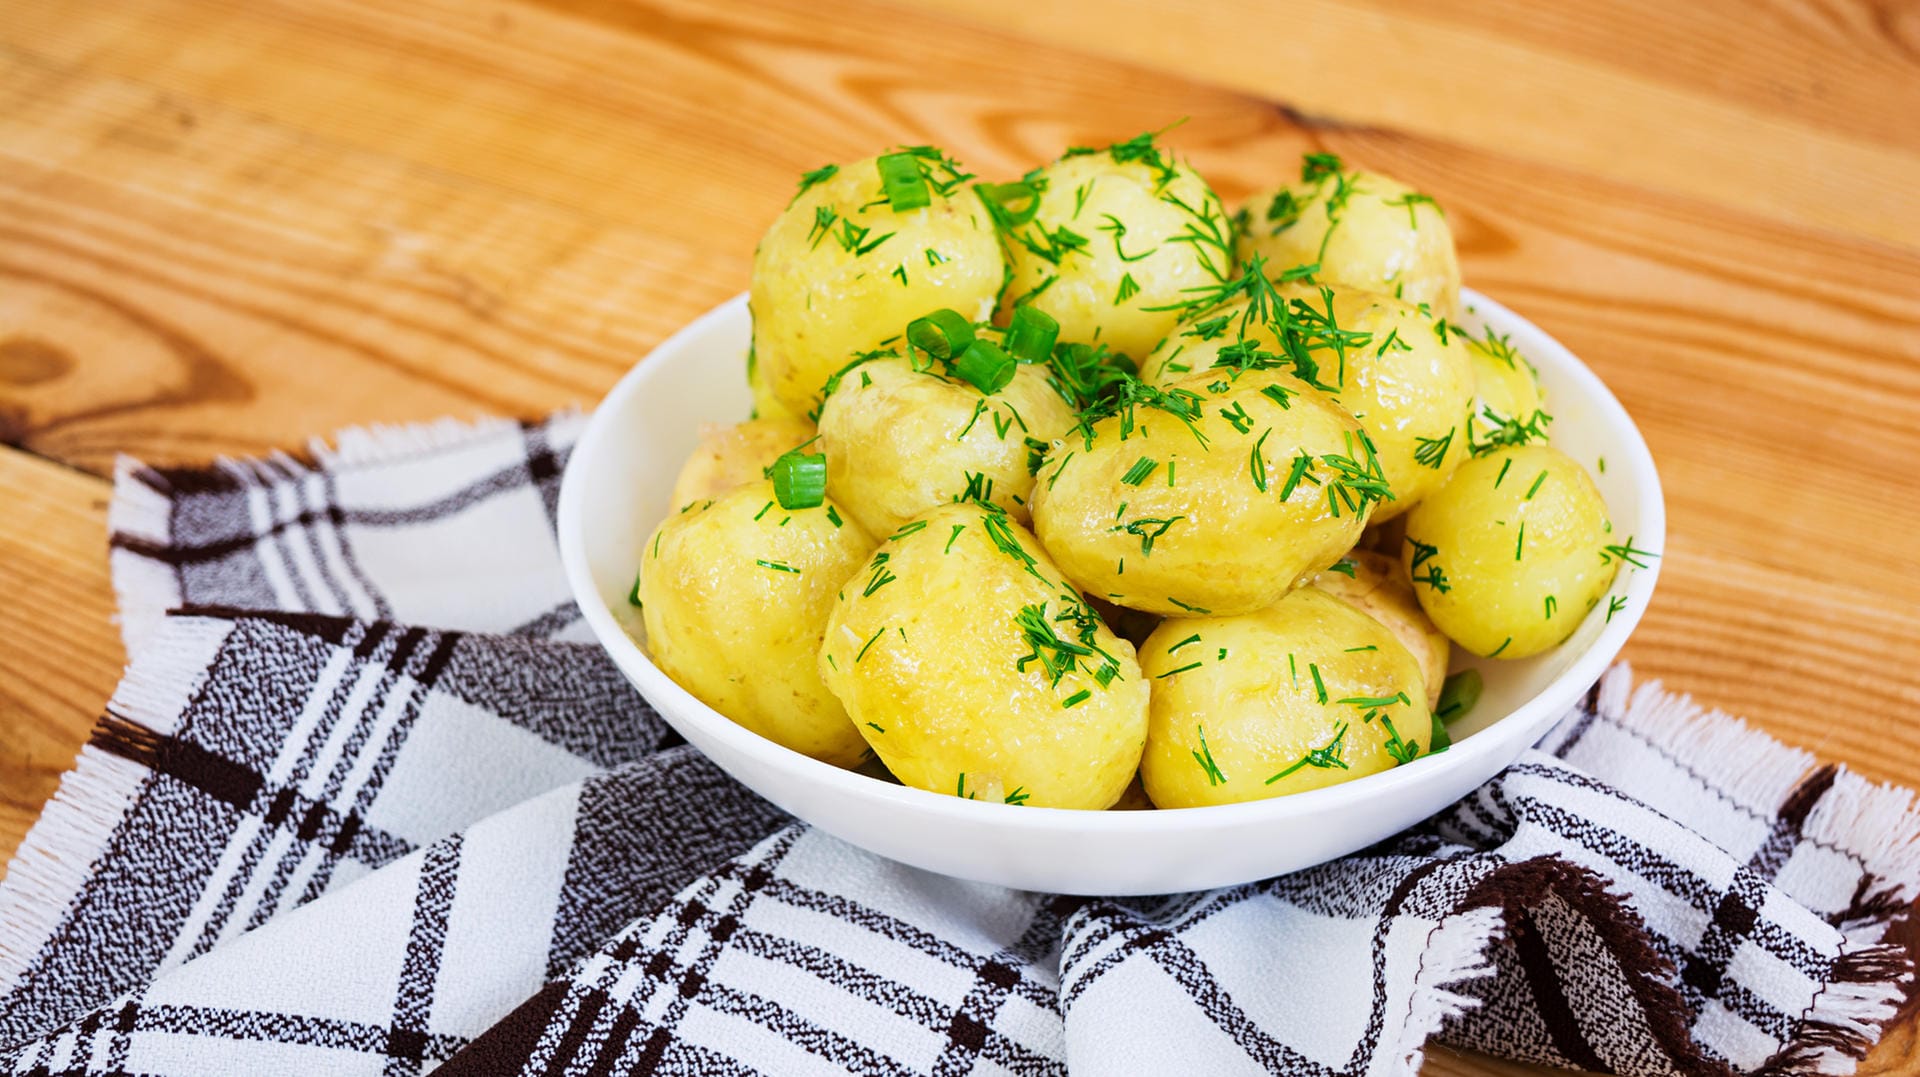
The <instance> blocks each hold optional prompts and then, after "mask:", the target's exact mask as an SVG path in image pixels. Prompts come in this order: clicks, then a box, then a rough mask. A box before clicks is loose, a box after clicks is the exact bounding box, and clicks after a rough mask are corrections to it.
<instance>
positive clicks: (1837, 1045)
mask: <svg viewBox="0 0 1920 1077" xmlns="http://www.w3.org/2000/svg"><path fill="white" fill-rule="evenodd" d="M1881 930H1884V925H1883V926H1882V928H1881ZM1857 941H1858V940H1856V939H1855V938H1853V937H1851V936H1850V937H1849V939H1848V941H1847V943H1846V949H1845V950H1843V952H1842V954H1841V956H1840V958H1839V960H1838V961H1836V962H1835V963H1834V966H1833V974H1832V978H1831V979H1829V980H1828V982H1827V985H1826V987H1824V988H1822V989H1821V991H1820V993H1819V994H1818V995H1816V996H1814V1000H1813V1005H1812V1007H1810V1008H1809V1009H1808V1010H1807V1012H1806V1013H1805V1014H1804V1015H1802V1017H1801V1018H1800V1023H1799V1028H1798V1030H1797V1032H1796V1034H1795V1035H1794V1037H1793V1046H1791V1047H1789V1048H1787V1049H1786V1050H1784V1051H1782V1052H1780V1053H1779V1054H1777V1055H1775V1056H1774V1057H1773V1058H1770V1059H1768V1060H1767V1062H1766V1063H1765V1064H1764V1065H1762V1066H1761V1067H1760V1068H1759V1069H1757V1070H1755V1071H1754V1075H1753V1077H1813V1075H1815V1074H1820V1075H1825V1074H1842V1075H1844V1074H1850V1073H1853V1072H1854V1071H1855V1070H1856V1069H1857V1068H1858V1066H1859V1062H1860V1060H1861V1059H1863V1058H1865V1057H1866V1056H1867V1053H1868V1052H1870V1051H1871V1050H1873V1046H1874V1044H1876V1043H1878V1042H1879V1041H1880V1033H1881V1030H1882V1028H1884V1027H1885V1025H1886V1023H1887V1022H1888V1021H1890V1020H1892V1019H1893V1018H1894V1017H1895V1016H1896V1015H1898V1013H1899V1012H1900V1007H1901V1005H1902V1004H1903V1003H1904V1002H1905V1001H1906V997H1907V989H1906V985H1907V984H1908V983H1910V982H1911V981H1912V979H1913V958H1912V956H1911V955H1909V954H1908V953H1907V951H1906V949H1905V948H1904V947H1901V946H1888V945H1880V944H1868V945H1863V946H1861V947H1860V948H1858V949H1854V948H1853V946H1854V944H1855V943H1856V942H1857Z"/></svg>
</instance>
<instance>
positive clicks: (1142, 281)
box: [1004, 139, 1233, 359]
mask: <svg viewBox="0 0 1920 1077" xmlns="http://www.w3.org/2000/svg"><path fill="white" fill-rule="evenodd" d="M1029 182H1031V183H1033V184H1034V186H1035V187H1037V188H1039V208H1038V211H1037V212H1036V213H1035V214H1034V216H1033V219H1032V220H1030V221H1028V222H1027V223H1025V224H1023V225H1019V226H1016V227H1014V228H1012V229H1010V231H1009V237H1010V240H1011V242H1010V243H1009V244H1008V251H1009V253H1010V254H1011V256H1012V262H1013V279H1012V283H1011V285H1010V286H1009V287H1008V289H1007V292H1006V297H1005V300H1004V305H1005V306H1011V305H1012V304H1016V303H1031V304H1032V305H1033V306H1034V307H1036V308H1038V309H1039V310H1043V311H1045V312H1046V313H1048V314H1051V315H1053V317H1054V318H1056V319H1057V320H1058V321H1059V322H1060V337H1061V339H1062V340H1069V341H1080V342H1083V343H1093V342H1096V341H1097V342H1100V343H1103V344H1105V345H1107V347H1109V348H1112V349H1113V350H1114V351H1116V352H1119V353H1121V354H1123V355H1127V356H1130V357H1133V358H1135V359H1137V358H1139V357H1140V356H1143V355H1145V354H1147V353H1148V352H1149V351H1151V350H1152V349H1153V346H1154V344H1155V343H1156V342H1158V341H1159V340H1160V338H1161V337H1164V336H1166V335H1167V332H1168V330H1171V329H1172V328H1173V326H1174V324H1175V323H1176V322H1177V321H1178V320H1179V317H1180V315H1179V312H1178V311H1173V310H1154V309H1152V308H1155V307H1167V306H1169V305H1173V304H1179V303H1184V302H1187V301H1189V300H1191V299H1192V298H1193V290H1196V289H1202V288H1206V287H1210V286H1214V285H1217V284H1219V283H1220V282H1222V281H1224V280H1225V279H1226V278H1227V275H1228V274H1229V273H1230V272H1231V270H1232V267H1233V251H1232V246H1233V240H1232V235H1233V233H1232V222H1231V221H1230V220H1228V218H1227V213H1226V209H1225V208H1224V207H1223V206H1222V205H1221V204H1220V199H1219V197H1218V196H1216V195H1215V194H1214V193H1213V191H1212V189H1211V188H1209V187H1208V186H1207V182H1206V181H1205V180H1203V179H1201V178H1200V176H1199V174H1198V173H1196V172H1194V171H1193V169H1191V168H1189V167H1187V166H1186V165H1184V164H1181V163H1180V162H1178V161H1175V160H1174V159H1173V158H1172V156H1171V155H1170V154H1168V153H1166V152H1165V151H1163V150H1160V149H1157V148H1154V147H1153V146H1152V145H1151V143H1150V142H1144V141H1142V140H1140V139H1135V140H1133V141H1131V142H1125V143H1121V144H1120V145H1118V146H1115V147H1113V148H1111V149H1109V150H1102V151H1099V152H1080V153H1070V154H1069V155H1068V156H1066V157H1063V158H1061V159H1060V160H1058V161H1055V162H1054V163H1053V164H1050V165H1048V166H1046V167H1045V168H1042V169H1040V170H1039V171H1038V172H1036V173H1034V174H1033V175H1032V176H1031V177H1030V178H1029Z"/></svg>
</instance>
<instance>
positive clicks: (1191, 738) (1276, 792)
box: [1140, 587, 1434, 808]
mask: <svg viewBox="0 0 1920 1077" xmlns="http://www.w3.org/2000/svg"><path fill="white" fill-rule="evenodd" d="M1140 666H1141V670H1142V672H1143V673H1144V674H1145V675H1146V676H1147V677H1148V678H1150V679H1151V681H1150V683H1151V684H1152V685H1153V704H1152V710H1151V714H1152V717H1151V721H1150V723H1149V725H1148V728H1147V749H1146V754H1145V756H1144V758H1143V759H1142V760H1141V766H1140V777H1141V778H1142V779H1143V780H1144V782H1145V784H1146V791H1147V795H1148V796H1149V797H1151V798H1153V803H1154V804H1155V805H1157V806H1158V807H1162V808H1197V807H1202V806H1204V805H1208V804H1230V803H1235V802H1238V801H1244V800H1260V799H1264V798H1267V797H1276V796H1283V795H1285V794H1287V793H1299V792H1303V791H1305V790H1308V789H1318V788H1320V787H1322V786H1327V785H1335V784H1338V783H1340V782H1345V781H1351V780H1353V779H1354V778H1359V777H1362V776H1365V775H1368V774H1373V773H1377V772H1379V771H1383V770H1387V769H1389V768H1391V767H1393V766H1395V765H1396V764H1397V762H1399V761H1405V760H1410V759H1412V758H1414V757H1415V756H1416V755H1418V754H1421V753H1423V752H1425V751H1427V750H1428V749H1429V747H1430V738H1431V736H1432V729H1433V724H1434V723H1433V716H1432V713H1431V712H1430V711H1429V710H1428V707H1427V700H1426V696H1425V693H1424V692H1423V685H1422V683H1421V679H1420V667H1419V665H1418V664H1417V663H1416V662H1415V661H1414V659H1413V656H1412V655H1410V654H1408V653H1407V650H1406V648H1405V647H1402V646H1401V645H1400V641H1399V640H1398V639H1396V638H1395V637H1394V634H1393V633H1392V632H1391V631H1389V630H1388V629H1387V628H1386V626H1384V625H1382V624H1381V623H1380V622H1378V621H1376V620H1374V619H1373V618H1371V617H1369V616H1367V615H1366V614H1364V613H1362V612H1360V611H1359V610H1358V609H1356V608H1354V607H1353V606H1351V605H1348V604H1347V603H1346V602H1343V601H1341V600H1340V599H1338V598H1335V597H1333V596H1332V595H1329V594H1327V593H1326V592H1324V591H1321V590H1318V589H1316V588H1312V587H1303V588H1301V589H1300V590H1298V591H1295V592H1293V593H1292V594H1290V595H1288V596H1287V597H1286V598H1284V599H1282V600H1280V602H1278V603H1276V604H1275V605H1272V606H1269V607H1267V608H1266V609H1262V610H1256V611H1255V612H1253V613H1246V614H1241V615H1239V616H1237V617H1194V618H1170V619H1168V620H1166V621H1164V622H1162V623H1161V625H1160V627H1159V628H1157V629H1154V632H1153V635H1152V636H1149V637H1148V638H1147V642H1146V644H1145V645H1144V646H1142V647H1141V648H1140Z"/></svg>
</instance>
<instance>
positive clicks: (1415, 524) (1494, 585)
mask: <svg viewBox="0 0 1920 1077" xmlns="http://www.w3.org/2000/svg"><path fill="white" fill-rule="evenodd" d="M1627 538H1628V536H1616V535H1613V534H1612V533H1611V532H1610V530H1609V524H1608V522H1607V505H1606V502H1605V501H1603V500H1602V499H1601V497H1600V491H1599V490H1598V489H1597V488H1596V487H1595V486H1594V484H1593V479H1592V478H1590V477H1589V476H1588V475H1587V472H1586V469H1584V468H1582V467H1581V466H1580V465H1579V464H1578V463H1577V462H1575V461H1574V459H1573V458H1572V457H1570V456H1568V455H1567V454H1565V453H1563V452H1561V451H1560V450H1558V449H1555V448H1552V447H1551V446H1547V445H1522V446H1513V447H1509V448H1502V449H1496V450H1494V451H1493V452H1490V453H1487V454H1485V455H1483V456H1478V457H1475V458H1474V459H1472V460H1470V461H1468V462H1467V463H1465V464H1462V465H1460V467H1459V469H1458V470H1456V471H1455V472H1454V473H1453V477H1452V478H1450V479H1448V480H1447V484H1446V485H1445V486H1443V487H1441V488H1440V490H1439V491H1438V492H1436V493H1435V494H1434V495H1433V496H1432V497H1430V498H1428V499H1427V500H1426V501H1425V502H1423V503H1422V504H1421V505H1420V506H1419V507H1418V508H1415V509H1414V510H1413V512H1412V513H1410V514H1409V515H1408V516H1407V535H1406V540H1405V544H1404V550H1403V552H1402V554H1401V558H1402V563H1403V564H1404V565H1406V566H1407V570H1408V572H1409V573H1410V575H1411V578H1412V579H1413V583H1414V593H1415V594H1417V595H1418V596H1419V597H1420V605H1421V608H1423V609H1425V610H1426V611H1427V616H1428V617H1431V618H1432V619H1433V623H1434V624H1435V625H1437V626H1438V627H1439V629H1440V630H1441V631H1442V632H1445V633H1446V634H1447V635H1448V636H1449V637H1451V638H1452V639H1453V641H1454V642H1455V643H1458V644H1459V645H1460V646H1462V647H1464V648H1466V649H1467V650H1469V651H1472V652H1473V653H1474V654H1478V655H1486V656H1490V657H1499V658H1525V657H1526V656H1528V655H1533V654H1539V653H1540V652H1541V651H1544V650H1546V649H1548V648H1550V647H1553V646H1555V645H1556V644H1558V643H1560V641H1562V640H1564V639H1566V638H1567V637H1568V636H1569V635H1571V634H1572V633H1573V630H1574V629H1575V628H1577V627H1579V624H1580V622H1581V620H1582V619H1583V618H1585V617H1586V615H1587V611H1588V610H1590V609H1592V608H1593V607H1594V605H1596V604H1597V603H1598V602H1599V601H1600V599H1601V597H1602V596H1603V595H1605V594H1606V592H1607V588H1608V587H1609V586H1611V585H1612V583H1613V576H1614V572H1615V570H1616V569H1617V568H1618V557H1617V556H1616V555H1615V554H1613V553H1610V552H1609V550H1608V547H1609V546H1613V545H1616V544H1620V543H1624V542H1626V541H1627Z"/></svg>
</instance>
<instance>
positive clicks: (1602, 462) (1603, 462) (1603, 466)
mask: <svg viewBox="0 0 1920 1077" xmlns="http://www.w3.org/2000/svg"><path fill="white" fill-rule="evenodd" d="M1606 473H1607V458H1606V457H1604V456H1602V457H1601V458H1600V474H1602V475H1605V474H1606Z"/></svg>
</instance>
